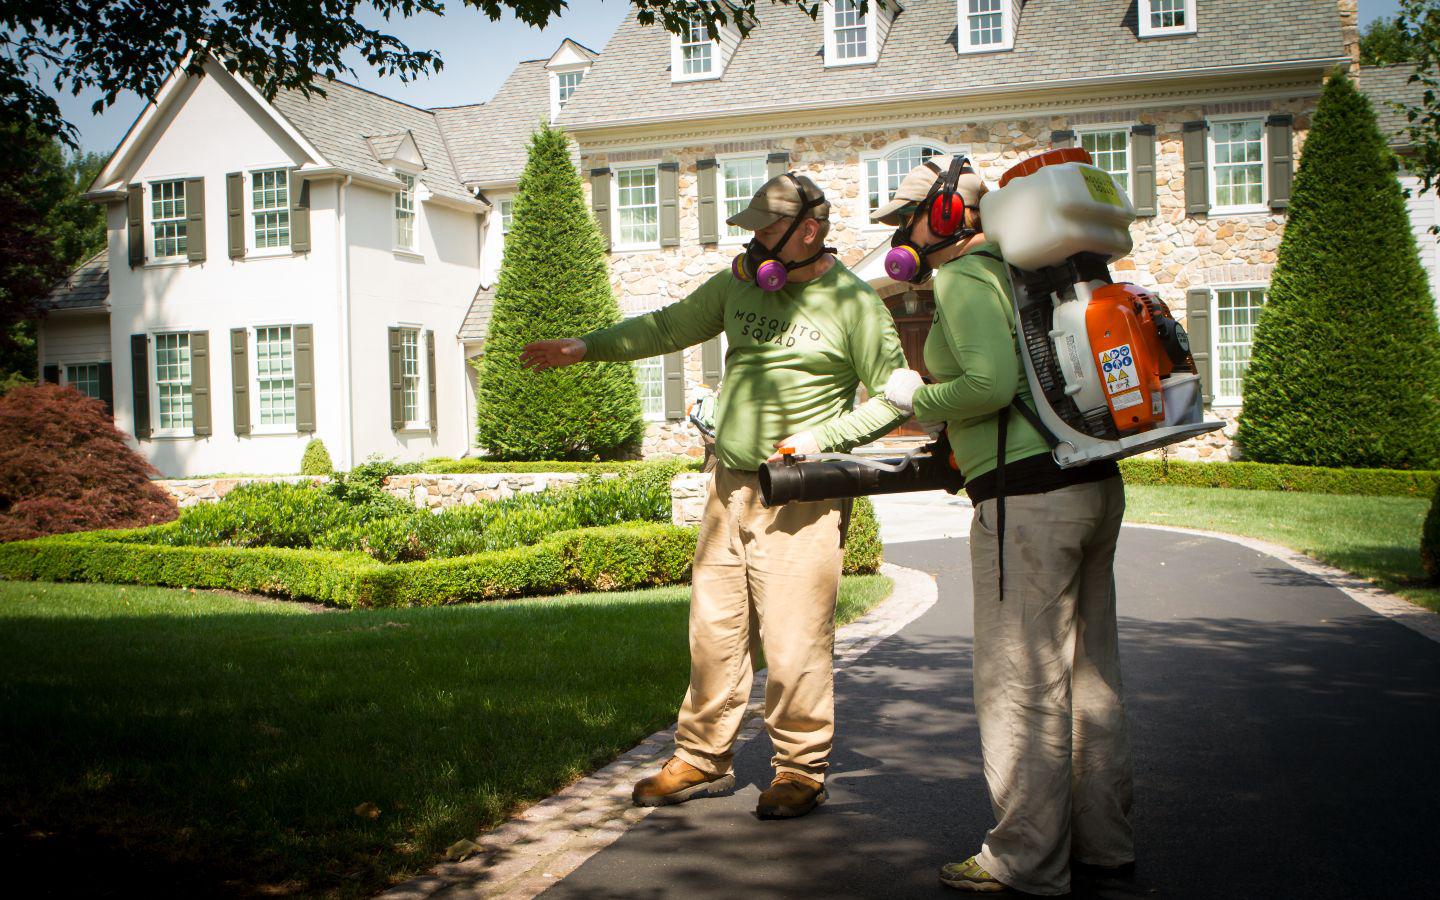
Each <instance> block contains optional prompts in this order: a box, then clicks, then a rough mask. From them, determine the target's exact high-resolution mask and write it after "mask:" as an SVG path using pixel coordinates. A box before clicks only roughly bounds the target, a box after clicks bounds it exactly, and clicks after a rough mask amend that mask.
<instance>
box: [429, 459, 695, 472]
mask: <svg viewBox="0 0 1440 900" xmlns="http://www.w3.org/2000/svg"><path fill="white" fill-rule="evenodd" d="M700 464H701V460H698V459H691V458H689V457H684V456H682V457H676V458H674V459H653V460H634V461H629V462H564V461H549V462H546V461H543V460H542V461H540V462H495V461H493V460H488V459H450V458H448V457H443V456H439V457H435V458H433V459H427V460H425V462H423V463H421V465H420V471H421V472H424V473H425V474H427V475H519V474H531V473H537V472H579V473H582V474H585V475H610V474H618V473H623V472H634V471H636V470H637V469H639V470H644V469H648V468H658V467H664V468H670V469H673V470H674V471H675V472H677V473H678V472H698V471H700Z"/></svg>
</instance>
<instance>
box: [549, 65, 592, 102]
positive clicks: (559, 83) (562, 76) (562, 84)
mask: <svg viewBox="0 0 1440 900" xmlns="http://www.w3.org/2000/svg"><path fill="white" fill-rule="evenodd" d="M584 77H585V70H584V69H581V70H579V71H577V72H556V73H555V95H556V102H557V103H559V104H560V108H561V109H564V108H565V101H566V100H569V99H570V95H571V94H573V93H575V89H576V88H578V87H579V86H580V82H581V80H582V79H584Z"/></svg>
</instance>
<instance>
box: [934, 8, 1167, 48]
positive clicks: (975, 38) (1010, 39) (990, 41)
mask: <svg viewBox="0 0 1440 900" xmlns="http://www.w3.org/2000/svg"><path fill="white" fill-rule="evenodd" d="M1142 2H1144V0H1142ZM957 5H958V8H959V12H960V27H959V29H958V32H959V37H960V40H959V42H958V44H957V47H958V49H959V50H960V52H961V53H986V52H989V51H992V50H1009V49H1011V48H1013V47H1014V46H1015V23H1016V21H1017V20H1018V19H1019V18H1020V0H957Z"/></svg>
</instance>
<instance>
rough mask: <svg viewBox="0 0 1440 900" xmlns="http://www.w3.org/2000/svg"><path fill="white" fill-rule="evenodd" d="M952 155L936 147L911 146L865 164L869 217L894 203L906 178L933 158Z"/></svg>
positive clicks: (867, 212) (930, 145) (929, 145)
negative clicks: (896, 194) (888, 204)
mask: <svg viewBox="0 0 1440 900" xmlns="http://www.w3.org/2000/svg"><path fill="white" fill-rule="evenodd" d="M947 153H948V151H946V150H942V149H940V148H939V147H936V146H934V145H932V144H910V145H908V146H904V147H899V148H897V149H895V150H891V151H890V152H889V153H886V154H885V155H883V156H877V157H874V158H872V159H867V160H866V161H865V194H866V197H867V203H868V206H867V207H866V210H865V211H866V214H867V215H868V214H869V213H872V212H874V211H875V210H877V209H879V208H880V207H882V206H884V205H885V204H886V203H889V202H890V196H891V195H892V194H894V193H895V191H896V189H897V188H899V187H900V182H901V181H903V180H905V175H906V174H907V173H908V172H909V171H910V170H911V169H913V168H915V167H916V166H918V165H920V164H921V163H923V162H924V161H925V160H927V159H929V158H930V157H932V156H945V155H946V154H947Z"/></svg>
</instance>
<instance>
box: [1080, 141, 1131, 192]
mask: <svg viewBox="0 0 1440 900" xmlns="http://www.w3.org/2000/svg"><path fill="white" fill-rule="evenodd" d="M1076 137H1077V138H1079V141H1080V146H1081V147H1083V148H1085V150H1086V151H1088V152H1089V154H1090V159H1091V160H1092V161H1094V163H1095V166H1096V167H1097V168H1100V169H1104V170H1105V171H1106V172H1109V173H1110V177H1111V178H1113V179H1115V183H1116V184H1117V185H1119V186H1120V190H1122V191H1124V192H1125V196H1127V197H1128V196H1130V129H1129V128H1127V127H1123V126H1117V127H1107V128H1090V129H1086V130H1084V131H1080V132H1079V133H1078V134H1077V135H1076Z"/></svg>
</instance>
